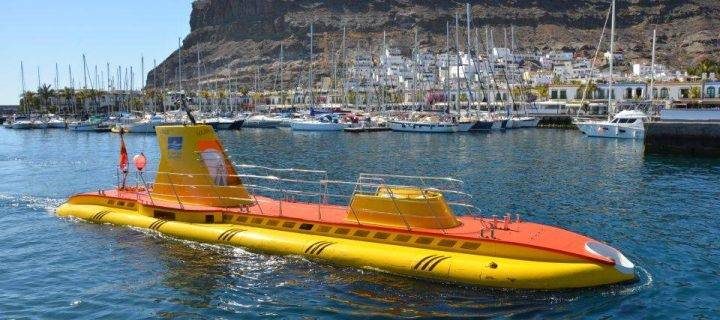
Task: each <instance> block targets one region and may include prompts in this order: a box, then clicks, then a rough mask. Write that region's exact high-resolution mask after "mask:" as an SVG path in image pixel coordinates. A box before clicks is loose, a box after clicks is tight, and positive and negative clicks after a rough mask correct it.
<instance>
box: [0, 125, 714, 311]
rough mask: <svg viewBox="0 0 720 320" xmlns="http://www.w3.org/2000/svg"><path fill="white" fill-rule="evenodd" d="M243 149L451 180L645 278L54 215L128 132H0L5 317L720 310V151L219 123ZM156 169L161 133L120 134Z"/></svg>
mask: <svg viewBox="0 0 720 320" xmlns="http://www.w3.org/2000/svg"><path fill="white" fill-rule="evenodd" d="M219 135H220V137H221V140H222V142H223V143H224V145H225V147H226V148H227V149H228V150H229V153H231V154H233V160H234V161H235V162H236V163H246V164H260V165H268V166H277V167H298V168H309V169H323V170H327V171H328V173H329V176H330V177H331V178H335V179H346V180H355V179H356V177H357V175H358V174H359V173H393V174H409V175H416V174H423V175H440V176H453V177H457V178H459V179H462V180H464V181H465V182H466V184H465V189H466V191H467V192H469V193H471V194H473V195H474V196H475V198H474V199H475V205H477V206H478V207H480V208H482V210H483V212H482V213H483V214H484V215H498V216H502V215H504V214H505V213H513V214H516V213H517V214H520V215H521V217H522V218H523V219H524V220H530V221H535V222H540V223H546V224H552V225H557V226H561V227H563V228H566V229H569V230H573V231H576V232H579V233H582V234H585V235H587V236H590V237H592V238H595V239H598V240H602V241H604V242H606V243H608V244H610V245H612V246H614V247H616V248H618V249H620V250H622V251H623V252H624V253H625V255H626V256H628V258H630V259H631V260H632V261H633V262H634V263H635V264H636V265H637V266H638V269H637V271H638V277H639V279H638V281H636V282H633V283H627V284H621V285H611V286H604V287H598V288H589V289H578V290H559V291H534V290H510V289H494V288H483V287H467V286H459V285H453V284H445V283H437V282H429V281H424V280H418V279H411V278H404V277H399V276H394V275H389V274H383V273H379V272H374V271H368V270H360V269H356V268H350V267H342V266H334V265H329V264H323V263H321V262H317V261H308V260H306V259H304V258H301V257H294V256H289V257H283V256H273V255H267V254H263V253H255V252H249V251H246V250H244V249H242V248H233V247H226V246H216V245H208V244H201V243H196V242H189V241H183V240H177V239H173V238H169V237H166V236H162V235H159V234H157V233H155V232H149V231H145V230H140V229H134V228H126V227H115V226H111V225H98V224H91V223H86V222H83V221H80V220H77V219H71V218H59V217H57V216H55V214H54V209H55V208H56V207H57V206H58V205H60V204H61V203H62V202H63V201H64V199H66V198H67V197H68V196H69V195H71V194H73V193H76V192H82V191H91V190H98V189H103V188H111V187H113V185H115V184H116V183H117V177H116V171H115V169H114V166H115V165H116V163H117V161H118V151H119V137H118V136H117V135H114V134H96V133H78V132H67V131H64V130H34V131H18V130H9V129H3V128H0V318H3V319H4V318H30V319H35V318H44V319H97V318H105V319H153V318H171V319H175V318H177V319H205V318H226V319H235V318H241V319H251V318H299V317H303V318H392V317H405V318H476V317H498V318H535V319H546V318H568V319H578V318H604V319H607V318H615V319H630V318H694V319H710V318H717V317H718V315H720V294H718V288H720V268H719V267H718V265H720V219H718V214H720V159H714V158H691V157H683V156H646V155H643V145H642V142H641V141H619V140H609V139H593V138H587V137H584V136H583V135H582V134H580V133H579V132H578V131H573V130H554V129H529V130H515V131H508V132H503V133H491V134H452V135H443V134H438V135H432V134H413V133H407V134H402V133H393V132H380V133H368V134H348V133H332V132H330V133H312V132H306V133H297V132H295V133H294V132H292V131H289V130H281V129H275V130H272V129H243V130H241V131H237V132H230V131H226V132H220V133H219ZM126 142H127V148H128V150H129V152H130V153H131V157H132V154H137V153H140V152H144V153H145V155H147V157H148V162H149V166H150V170H152V168H153V166H156V165H157V160H158V149H157V143H156V141H155V136H154V135H126Z"/></svg>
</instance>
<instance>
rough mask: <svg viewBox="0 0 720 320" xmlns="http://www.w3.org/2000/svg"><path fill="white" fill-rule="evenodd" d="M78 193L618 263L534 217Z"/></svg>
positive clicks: (583, 239) (260, 200) (156, 205)
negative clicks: (384, 217) (390, 219)
mask: <svg viewBox="0 0 720 320" xmlns="http://www.w3.org/2000/svg"><path fill="white" fill-rule="evenodd" d="M78 196H92V197H97V196H101V197H108V198H115V199H119V200H125V201H135V202H137V203H139V204H142V205H143V206H147V207H154V208H162V209H167V210H177V211H185V212H188V211H189V212H222V213H224V214H237V215H253V216H262V217H277V218H283V219H291V220H297V221H301V222H310V223H324V224H331V225H338V226H348V227H358V226H362V227H363V228H366V229H374V230H385V231H392V232H410V233H413V234H424V235H429V236H436V237H446V238H455V239H461V240H475V241H489V242H496V243H506V244H512V245H519V246H524V247H529V248H536V249H542V250H550V251H554V252H557V253H562V254H568V255H572V256H576V257H580V258H584V259H588V260H592V261H595V262H599V263H602V264H609V265H612V264H614V263H615V261H613V260H612V259H610V258H607V257H604V256H600V255H596V254H592V253H590V252H588V251H587V250H586V249H585V244H586V243H588V242H591V241H595V240H593V239H591V238H589V237H586V236H583V235H580V234H577V233H574V232H570V231H567V230H564V229H561V228H558V227H553V226H548V225H543V224H537V223H532V222H524V221H515V220H510V221H508V223H507V224H506V223H505V221H504V220H503V219H497V220H494V219H489V218H479V217H471V216H459V217H457V219H458V221H460V225H458V226H457V227H453V228H445V229H428V228H417V227H413V228H411V229H410V228H404V227H396V226H386V225H377V224H368V223H359V222H357V221H354V220H352V219H347V217H348V213H347V210H348V207H347V206H341V205H332V204H317V203H305V202H294V201H289V200H282V201H280V200H276V199H271V198H267V197H261V196H253V197H254V198H256V200H257V201H256V203H254V204H251V205H248V206H244V207H214V206H207V205H197V204H189V203H180V202H178V201H168V200H163V199H156V198H155V199H154V198H151V197H150V196H149V195H148V193H147V192H146V191H142V192H139V191H135V190H117V189H111V190H104V191H100V192H88V193H82V194H79V195H78ZM491 225H495V227H494V228H492V234H491V233H490V228H489V227H490V226H491Z"/></svg>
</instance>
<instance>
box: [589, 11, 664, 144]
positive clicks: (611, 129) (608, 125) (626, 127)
mask: <svg viewBox="0 0 720 320" xmlns="http://www.w3.org/2000/svg"><path fill="white" fill-rule="evenodd" d="M610 21H611V22H610V74H609V76H608V95H607V96H608V98H607V99H608V102H607V103H608V113H609V114H611V115H612V114H614V113H615V110H614V109H615V108H614V107H615V105H614V104H613V98H614V97H613V96H614V94H613V65H614V63H615V56H614V48H615V0H613V1H612V4H611V7H610ZM653 43H654V40H653ZM654 55H655V47H654V46H653V56H654ZM647 118H648V117H647V115H646V114H645V113H643V112H642V111H639V110H625V111H621V112H620V113H618V114H616V115H615V116H614V117H613V118H612V119H610V120H606V121H575V125H576V126H577V128H578V129H579V130H580V131H581V132H582V133H584V134H586V135H587V136H588V137H601V138H619V139H643V138H645V127H644V124H643V122H644V121H646V120H647Z"/></svg>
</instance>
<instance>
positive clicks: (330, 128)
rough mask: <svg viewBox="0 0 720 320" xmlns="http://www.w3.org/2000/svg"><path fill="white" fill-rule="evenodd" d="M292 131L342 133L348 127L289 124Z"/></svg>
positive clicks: (300, 123)
mask: <svg viewBox="0 0 720 320" xmlns="http://www.w3.org/2000/svg"><path fill="white" fill-rule="evenodd" d="M290 127H291V128H292V130H293V131H343V130H344V129H345V128H347V127H348V125H347V124H345V123H331V122H301V121H296V122H292V123H290Z"/></svg>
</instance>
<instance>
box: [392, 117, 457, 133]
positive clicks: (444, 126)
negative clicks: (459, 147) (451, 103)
mask: <svg viewBox="0 0 720 320" xmlns="http://www.w3.org/2000/svg"><path fill="white" fill-rule="evenodd" d="M412 118H415V117H411V120H393V121H390V129H392V131H399V132H422V133H453V132H458V130H459V124H458V123H457V122H454V121H445V120H442V119H440V118H438V117H436V116H426V117H421V118H418V119H417V120H415V119H412Z"/></svg>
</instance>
